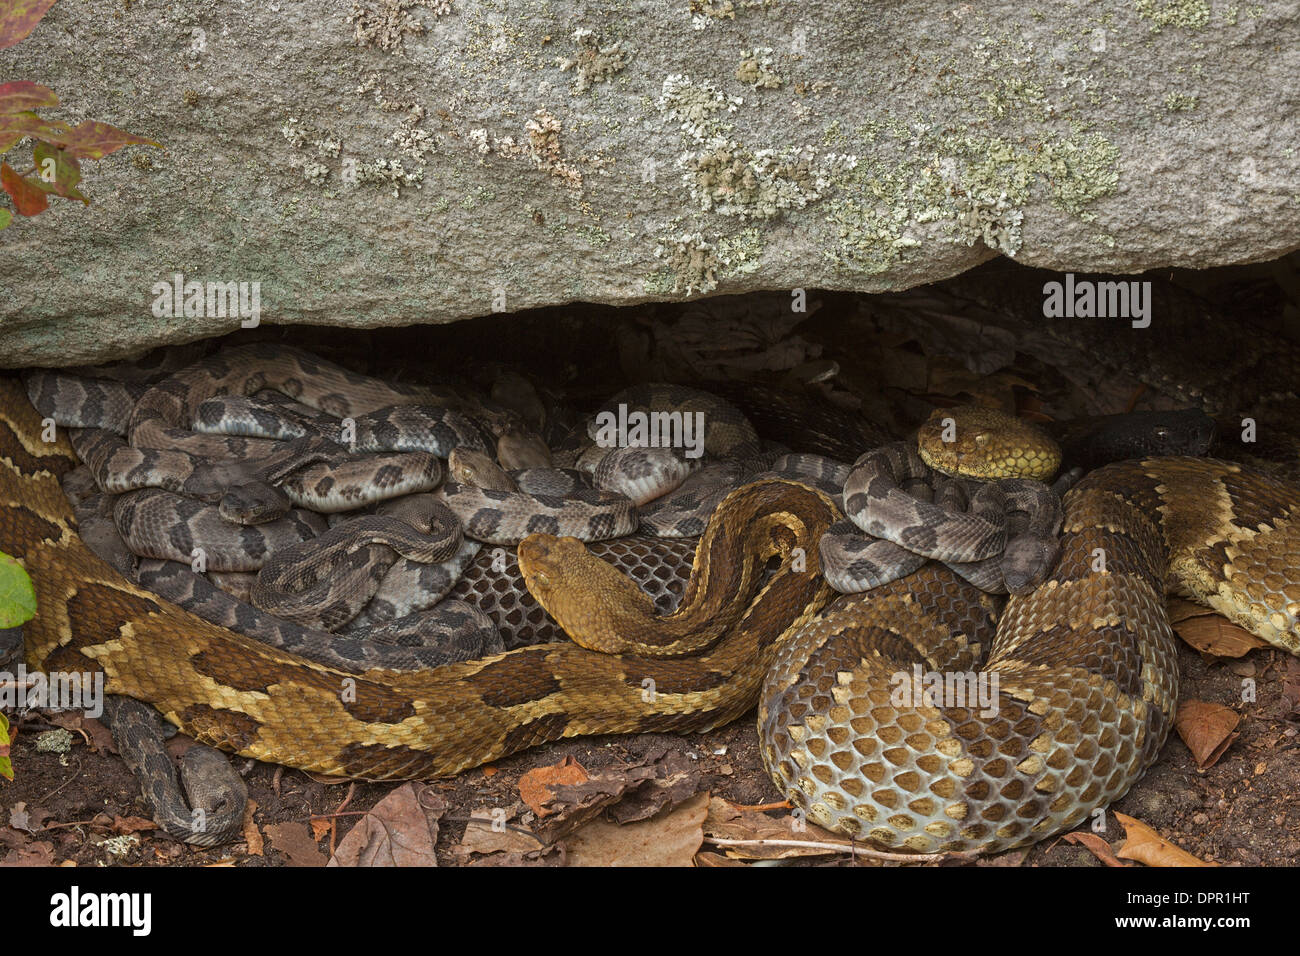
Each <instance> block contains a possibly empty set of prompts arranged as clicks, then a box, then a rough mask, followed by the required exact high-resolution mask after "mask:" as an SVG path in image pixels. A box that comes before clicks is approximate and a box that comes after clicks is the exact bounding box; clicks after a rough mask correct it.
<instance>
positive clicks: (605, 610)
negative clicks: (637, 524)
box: [517, 534, 655, 652]
mask: <svg viewBox="0 0 1300 956" xmlns="http://www.w3.org/2000/svg"><path fill="white" fill-rule="evenodd" d="M517 553H518V556H519V571H520V573H521V574H522V575H523V577H524V584H525V585H527V587H528V590H529V591H530V592H532V595H533V597H535V598H537V602H538V603H539V604H541V606H542V607H543V608H545V609H546V611H547V613H548V614H550V615H551V617H553V618H555V621H556V623H557V624H559V625H560V627H561V628H562V629H563V630H564V632H565V633H566V634H568V635H569V637H570V638H571V639H572V640H573V641H574V642H575V643H578V644H581V645H582V646H583V647H586V648H589V649H591V650H601V651H606V652H611V651H612V652H617V651H620V650H623V649H624V648H625V646H626V643H627V642H626V640H625V638H624V637H623V635H624V634H627V633H631V632H632V630H633V629H634V628H635V627H636V626H644V624H645V622H647V621H648V620H650V619H651V618H653V616H654V613H655V609H654V602H653V601H651V600H650V598H649V596H648V595H647V594H646V593H645V592H644V591H642V590H641V589H640V588H639V587H638V586H637V585H636V583H635V582H634V581H633V580H632V579H631V578H629V577H628V576H627V575H625V574H623V572H621V571H619V570H618V569H617V568H616V567H614V566H613V565H612V564H609V563H607V562H605V561H602V560H601V559H600V558H598V557H596V556H595V555H593V554H592V553H591V552H590V551H588V550H587V546H586V545H585V544H583V543H582V542H581V541H579V540H578V539H577V538H557V537H555V536H554V535H550V534H530V535H529V536H528V537H526V538H524V540H523V541H521V542H519V547H518V551H517Z"/></svg>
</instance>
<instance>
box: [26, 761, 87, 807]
mask: <svg viewBox="0 0 1300 956" xmlns="http://www.w3.org/2000/svg"><path fill="white" fill-rule="evenodd" d="M79 776H81V761H80V760H78V761H77V769H76V770H74V771H72V776H71V777H69V778H68V779H67V780H65V781H63V783H61V784H59V785H58V786H57V787H55V788H54V789H53V790H51V791H50V792H49V793H47V794H46V795H45V796H43V797H41V798H40V799H39V800H37V801H36V804H37V805H38V806H39V805H40V804H42V803H44V802H45V801H46V800H48V799H50V797H52V796H54V795H55V794H56V793H58V792H59V791H60V790H62V789H63V788H64V787H66V786H67V785H68V784H70V783H72V781H74V780H76V779H77V778H78V777H79Z"/></svg>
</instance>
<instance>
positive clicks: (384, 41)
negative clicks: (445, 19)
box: [347, 0, 451, 56]
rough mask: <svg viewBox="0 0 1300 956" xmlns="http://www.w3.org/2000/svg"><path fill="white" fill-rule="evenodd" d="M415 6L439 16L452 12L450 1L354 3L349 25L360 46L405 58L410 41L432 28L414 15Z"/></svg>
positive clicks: (365, 0)
mask: <svg viewBox="0 0 1300 956" xmlns="http://www.w3.org/2000/svg"><path fill="white" fill-rule="evenodd" d="M415 7H424V8H426V9H428V10H430V11H432V13H433V15H434V16H435V17H440V16H444V15H446V14H448V13H450V12H451V2H450V0H353V2H352V12H351V13H349V14H348V16H347V22H348V23H351V24H353V27H354V30H353V39H354V40H355V41H356V44H357V46H362V47H370V46H373V47H379V49H381V50H384V51H386V52H388V53H395V54H397V55H398V56H403V55H405V44H406V38H407V37H411V36H421V35H422V34H424V33H425V32H426V31H427V29H428V28H427V27H426V26H425V24H424V21H422V20H420V19H419V18H418V17H416V16H415V14H413V13H412V12H411V11H412V9H413V8H415Z"/></svg>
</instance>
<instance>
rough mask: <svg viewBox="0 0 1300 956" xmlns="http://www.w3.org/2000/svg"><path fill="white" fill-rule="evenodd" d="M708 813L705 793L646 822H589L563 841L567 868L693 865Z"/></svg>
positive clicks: (701, 840)
mask: <svg viewBox="0 0 1300 956" xmlns="http://www.w3.org/2000/svg"><path fill="white" fill-rule="evenodd" d="M708 812H709V794H708V792H707V791H706V792H704V793H699V794H696V795H695V796H694V797H692V798H691V799H689V800H687V801H686V802H685V803H683V804H682V805H681V806H679V807H677V808H676V809H675V810H671V811H669V812H668V813H665V814H662V815H661V816H657V817H654V818H652V819H650V820H642V821H640V822H637V823H628V824H623V825H619V824H617V823H608V822H606V821H605V820H593V821H592V822H590V823H588V824H587V825H586V826H584V827H583V828H582V829H580V830H578V831H577V832H575V833H573V834H570V835H569V837H568V838H567V839H566V840H565V844H566V846H567V848H568V861H569V866H693V865H694V860H695V854H696V852H697V851H698V850H699V849H700V846H701V845H702V844H703V843H704V818H705V817H706V816H708Z"/></svg>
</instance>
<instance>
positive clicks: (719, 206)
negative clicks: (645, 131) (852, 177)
mask: <svg viewBox="0 0 1300 956" xmlns="http://www.w3.org/2000/svg"><path fill="white" fill-rule="evenodd" d="M816 159H817V155H816V153H815V151H812V150H808V151H793V150H787V151H782V152H781V153H778V152H776V151H774V150H770V149H764V150H753V151H751V150H749V149H746V148H745V147H743V146H741V145H740V144H739V143H736V142H734V141H731V140H726V139H722V138H721V137H718V138H716V139H714V140H713V141H711V142H710V143H708V144H706V145H705V148H704V149H702V150H699V151H695V152H689V153H685V154H684V155H683V156H682V157H681V158H680V159H679V160H678V165H679V166H681V167H682V168H683V169H685V170H686V175H685V177H684V178H685V181H686V184H687V186H688V187H689V188H690V191H691V198H692V199H694V200H695V202H696V203H697V204H698V205H699V207H700V209H702V210H703V211H704V212H716V213H718V214H719V215H723V216H739V217H740V218H742V219H771V218H773V217H775V216H777V215H779V214H780V213H782V212H784V211H787V210H791V209H802V208H804V207H805V206H807V205H808V204H809V203H810V202H815V201H816V200H818V199H820V198H821V196H822V191H823V190H824V189H826V187H827V186H828V185H829V183H830V179H829V177H828V176H827V175H826V174H825V173H824V172H822V171H821V170H819V169H818V168H817V164H816ZM846 162H851V161H850V160H846Z"/></svg>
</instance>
